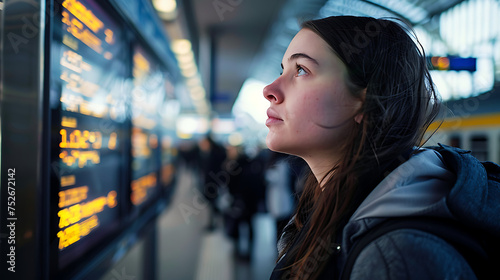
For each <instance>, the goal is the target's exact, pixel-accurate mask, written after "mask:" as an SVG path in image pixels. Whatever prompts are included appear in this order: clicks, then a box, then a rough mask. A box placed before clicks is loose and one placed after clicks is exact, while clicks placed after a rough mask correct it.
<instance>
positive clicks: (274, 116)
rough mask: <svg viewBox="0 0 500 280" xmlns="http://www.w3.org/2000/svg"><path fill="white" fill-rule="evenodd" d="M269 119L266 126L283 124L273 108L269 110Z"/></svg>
mask: <svg viewBox="0 0 500 280" xmlns="http://www.w3.org/2000/svg"><path fill="white" fill-rule="evenodd" d="M267 117H268V119H267V120H266V126H270V125H273V124H277V123H283V120H282V119H281V118H280V117H279V115H278V114H277V113H276V112H275V111H274V110H272V109H271V108H269V109H267Z"/></svg>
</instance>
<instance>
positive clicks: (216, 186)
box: [198, 135, 229, 231]
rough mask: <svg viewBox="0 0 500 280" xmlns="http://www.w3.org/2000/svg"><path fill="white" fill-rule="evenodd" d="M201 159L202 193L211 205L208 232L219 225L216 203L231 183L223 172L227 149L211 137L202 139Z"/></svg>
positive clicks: (200, 142)
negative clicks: (221, 192) (226, 186)
mask: <svg viewBox="0 0 500 280" xmlns="http://www.w3.org/2000/svg"><path fill="white" fill-rule="evenodd" d="M198 148H199V159H200V166H201V172H202V174H201V175H202V177H203V180H202V182H203V185H202V186H201V188H202V193H203V195H204V196H205V198H206V199H207V201H208V203H209V205H210V210H211V211H210V213H209V224H208V226H207V230H209V231H212V230H214V229H215V227H216V225H217V217H218V216H219V209H218V208H217V205H216V201H217V198H218V195H219V190H220V189H221V188H222V187H224V186H225V185H226V184H227V182H228V181H229V176H228V175H227V174H226V172H225V171H224V170H223V166H222V165H223V163H224V161H225V160H226V149H225V148H224V147H223V146H222V145H220V144H218V143H216V142H215V141H214V140H213V139H212V137H211V136H210V135H207V136H206V137H204V138H202V139H200V141H199V142H198Z"/></svg>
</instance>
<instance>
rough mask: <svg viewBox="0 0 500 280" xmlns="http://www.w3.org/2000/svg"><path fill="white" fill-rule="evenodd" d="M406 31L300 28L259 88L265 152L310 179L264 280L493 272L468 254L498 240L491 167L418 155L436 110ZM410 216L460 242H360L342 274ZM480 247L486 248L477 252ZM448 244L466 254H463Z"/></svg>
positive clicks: (498, 196) (336, 25)
mask: <svg viewBox="0 0 500 280" xmlns="http://www.w3.org/2000/svg"><path fill="white" fill-rule="evenodd" d="M409 30H410V28H409V27H407V26H402V25H401V24H400V23H398V22H396V21H390V20H385V19H374V18H368V17H353V16H336V17H328V18H325V19H319V20H313V21H307V22H305V23H304V24H303V25H302V29H301V30H300V31H299V32H298V33H297V35H296V36H295V37H294V38H293V40H292V41H291V43H290V45H289V46H288V49H287V50H286V52H285V54H284V56H283V60H282V65H281V66H282V68H283V73H282V75H281V76H279V77H278V78H277V79H276V80H275V81H274V82H273V83H272V84H270V85H268V86H267V87H265V88H264V97H265V98H266V99H267V100H269V101H270V108H269V109H268V111H267V114H268V116H269V119H268V120H267V122H266V125H267V126H268V127H269V133H268V135H267V138H266V143H267V146H268V147H269V148H270V149H271V150H273V151H278V152H283V153H288V154H293V155H297V156H299V157H301V158H303V159H304V160H305V161H306V162H307V164H308V165H309V167H310V169H311V171H312V172H311V174H310V175H309V177H308V180H307V182H306V186H305V189H304V192H303V193H302V196H301V198H300V201H299V204H298V207H297V209H296V212H295V215H294V218H292V219H291V220H290V222H289V223H288V224H287V226H286V227H285V230H284V234H283V235H282V237H281V239H280V240H279V242H278V249H279V257H278V262H277V265H276V268H275V270H274V271H273V273H272V275H271V279H339V277H341V274H342V273H344V275H343V277H345V279H476V278H481V276H483V275H481V273H482V272H484V270H473V268H476V266H475V265H477V264H479V265H482V264H483V263H484V264H485V265H486V267H487V266H488V265H490V267H493V268H494V267H495V266H492V265H491V264H492V263H491V259H488V258H485V255H484V254H479V253H478V254H476V253H474V252H476V251H483V252H484V251H486V252H488V250H489V249H490V248H489V246H493V245H494V244H498V240H499V239H500V238H499V237H500V219H498V213H499V211H500V209H499V205H500V192H499V189H500V182H499V180H500V179H499V178H500V174H499V173H500V166H498V165H495V164H493V163H480V162H479V161H477V159H475V158H474V157H472V156H471V155H470V154H469V153H467V152H464V151H462V150H459V149H456V148H452V147H448V146H439V147H430V148H422V145H423V143H425V141H424V139H423V138H424V132H425V131H426V129H427V128H428V126H429V124H430V123H431V122H432V121H433V120H434V118H435V117H436V115H437V114H438V109H439V105H440V102H439V99H438V97H437V93H436V92H435V90H434V88H433V83H432V80H431V77H430V74H429V71H428V69H427V63H426V59H425V55H424V53H423V49H422V47H421V45H420V44H419V43H418V41H417V40H416V38H415V37H414V35H411V34H413V32H408V31H409ZM488 172H490V173H491V174H490V175H488V174H487V173H488ZM493 173H494V174H493ZM495 180H496V181H495ZM414 217H420V219H421V221H422V220H423V221H425V222H424V225H426V224H428V223H432V225H436V226H437V225H440V226H442V225H446V226H445V227H442V228H443V229H444V230H446V229H447V228H450V229H453V230H454V231H453V232H454V233H457V234H462V235H461V237H463V238H462V240H465V241H466V242H465V243H463V242H458V244H455V243H448V242H447V240H445V239H446V235H439V234H437V233H436V234H433V233H430V232H429V230H430V229H432V227H431V228H430V229H429V230H424V229H407V228H403V229H396V230H394V231H392V232H389V233H385V234H383V235H382V236H381V237H378V239H376V240H375V241H371V242H368V244H367V245H366V246H365V247H364V248H363V247H362V251H361V253H360V254H359V255H357V256H356V255H354V256H355V262H354V265H353V268H352V270H351V271H352V273H351V271H347V272H344V271H343V270H344V267H345V264H346V259H347V257H348V255H349V254H350V253H351V252H350V249H351V248H353V246H355V244H356V243H357V241H358V240H360V239H361V238H362V236H363V235H365V234H368V235H369V234H371V233H372V229H374V227H376V226H377V225H381V224H382V223H383V222H385V221H390V220H392V221H398V220H402V221H405V222H411V221H413V220H414ZM449 232H451V231H449ZM469 232H471V234H481V236H482V238H481V239H479V238H472V237H471V236H469V235H468V234H469ZM438 235H439V237H438ZM443 238H444V239H443ZM483 239H485V240H487V242H488V243H487V244H488V246H483V247H481V246H479V245H478V244H480V242H483V241H484V240H483ZM452 244H453V245H455V246H464V247H466V248H465V249H472V250H467V251H468V252H469V253H468V254H464V255H462V254H460V253H459V251H460V249H459V248H456V247H454V246H452ZM476 245H477V246H476ZM467 246H471V248H469V247H467ZM475 249H478V250H475ZM497 252H498V251H495V252H494V253H496V254H497V255H498V253H497ZM466 259H467V260H473V261H474V260H475V261H476V262H475V263H474V265H473V264H472V262H467V261H466ZM478 260H479V261H478ZM482 268H485V267H484V266H483V267H482ZM495 276H496V277H497V276H498V273H497V274H496V275H495ZM488 277H491V275H490V276H488ZM343 279H344V278H343ZM488 279H491V278H488Z"/></svg>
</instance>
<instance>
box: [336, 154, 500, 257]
mask: <svg viewBox="0 0 500 280" xmlns="http://www.w3.org/2000/svg"><path fill="white" fill-rule="evenodd" d="M488 173H491V174H490V175H489V176H490V177H488ZM499 174H500V167H499V166H498V165H495V164H493V163H481V162H479V161H478V160H477V159H476V158H474V157H473V156H472V155H471V154H470V152H469V151H464V150H461V149H457V148H452V147H448V146H444V145H440V146H438V147H431V148H427V149H420V150H419V152H418V153H416V154H414V155H413V156H412V157H411V158H410V159H409V160H407V161H406V162H405V163H403V164H401V165H400V166H399V167H397V168H396V169H395V170H394V171H392V172H391V173H390V174H389V175H388V176H386V177H385V178H384V179H383V180H382V181H381V182H380V183H379V184H378V185H377V186H376V187H375V188H374V190H373V191H372V192H371V193H370V194H369V195H368V196H367V197H366V199H365V200H364V201H363V202H362V203H361V205H360V206H359V207H358V209H357V210H356V211H355V213H354V214H353V216H352V217H351V219H350V220H349V222H348V223H347V225H346V227H345V228H344V232H343V241H342V243H343V246H344V248H345V249H349V247H350V246H351V245H352V244H353V242H354V241H355V240H356V239H357V237H359V236H360V235H362V234H363V233H365V232H366V231H368V230H369V229H370V228H372V227H374V226H375V225H376V224H378V223H380V222H382V221H383V220H385V219H387V218H393V217H404V216H433V217H447V218H450V219H456V220H458V221H460V222H462V223H464V224H466V225H468V226H471V227H473V228H477V229H480V230H483V231H486V232H488V233H490V234H494V235H500V219H498V214H500V183H499V182H500V179H499V178H498V176H500V175H499ZM494 176H497V177H496V179H497V180H496V182H495V181H494V180H488V179H494ZM345 246H347V248H346V247H345Z"/></svg>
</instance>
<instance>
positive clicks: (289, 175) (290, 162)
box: [265, 152, 306, 237]
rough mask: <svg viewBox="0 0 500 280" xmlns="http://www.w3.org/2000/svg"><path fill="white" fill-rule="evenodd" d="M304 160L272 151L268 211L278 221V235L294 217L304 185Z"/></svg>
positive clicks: (268, 168) (269, 168)
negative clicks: (298, 196) (298, 197)
mask: <svg viewBox="0 0 500 280" xmlns="http://www.w3.org/2000/svg"><path fill="white" fill-rule="evenodd" d="M305 167H306V166H304V164H303V161H302V160H301V159H300V158H296V157H291V156H289V155H285V154H282V153H277V152H272V153H271V156H270V158H269V160H268V163H267V168H266V170H265V178H266V205H267V211H268V212H269V214H270V215H271V216H272V217H273V218H274V219H275V221H276V234H277V237H280V236H281V233H282V231H283V228H284V227H285V225H286V224H287V223H288V221H289V220H290V218H291V217H292V214H293V211H294V209H295V207H296V204H297V194H298V193H300V192H301V191H302V186H303V180H302V179H303V177H304V176H303V175H304V174H303V173H304V172H303V170H304V169H305Z"/></svg>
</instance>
